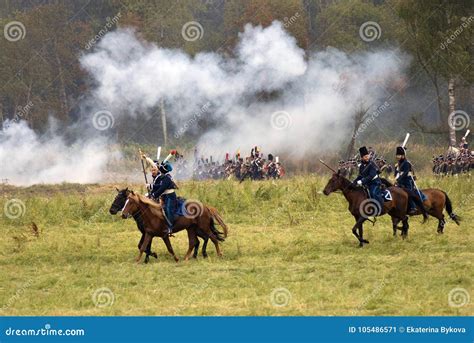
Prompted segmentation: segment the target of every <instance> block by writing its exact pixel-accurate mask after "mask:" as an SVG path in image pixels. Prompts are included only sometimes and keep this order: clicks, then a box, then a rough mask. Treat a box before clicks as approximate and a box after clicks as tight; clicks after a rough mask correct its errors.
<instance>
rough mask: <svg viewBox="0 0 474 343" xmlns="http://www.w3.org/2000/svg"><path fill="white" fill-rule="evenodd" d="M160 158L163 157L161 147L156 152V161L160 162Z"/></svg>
mask: <svg viewBox="0 0 474 343" xmlns="http://www.w3.org/2000/svg"><path fill="white" fill-rule="evenodd" d="M160 156H161V146H159V147H158V149H157V150H156V160H157V161H158V162H160Z"/></svg>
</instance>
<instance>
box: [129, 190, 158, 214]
mask: <svg viewBox="0 0 474 343" xmlns="http://www.w3.org/2000/svg"><path fill="white" fill-rule="evenodd" d="M135 195H136V196H137V197H138V199H139V200H140V201H141V202H142V203H144V204H146V205H149V206H151V207H153V208H155V209H157V210H160V211H161V205H160V204H159V203H157V202H156V201H153V200H151V199H150V198H147V197H145V196H143V195H140V194H135Z"/></svg>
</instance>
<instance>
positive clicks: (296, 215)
mask: <svg viewBox="0 0 474 343" xmlns="http://www.w3.org/2000/svg"><path fill="white" fill-rule="evenodd" d="M327 179H328V176H324V177H321V176H307V177H296V178H292V179H287V180H281V181H278V182H270V181H265V182H254V183H251V182H245V183H243V184H238V183H236V182H233V181H218V182H217V181H216V182H211V181H210V182H186V183H181V184H180V191H179V193H180V194H181V195H183V196H186V197H188V198H197V199H200V200H201V201H203V202H204V203H207V204H210V205H213V206H216V207H217V208H218V209H219V210H220V211H221V213H222V214H223V216H224V218H225V220H226V222H227V223H228V225H229V227H230V234H229V237H228V239H227V240H226V242H225V243H224V244H223V250H224V257H223V258H222V259H219V258H217V257H216V254H215V249H214V247H213V245H212V244H209V247H208V252H209V255H210V257H209V258H208V259H207V260H206V259H203V258H202V257H199V259H197V260H192V261H188V262H184V261H180V262H179V263H175V262H174V261H173V260H172V258H171V257H170V256H169V255H168V254H167V252H166V249H165V247H164V244H163V243H162V241H161V240H158V239H156V240H155V241H154V250H155V251H157V252H158V255H159V256H158V260H155V259H152V260H151V262H150V263H149V264H148V265H145V264H141V265H136V264H135V262H134V258H135V257H136V254H137V251H138V250H137V248H136V245H137V243H138V239H139V232H138V230H137V228H136V226H135V223H134V222H133V221H132V220H122V219H121V218H120V217H117V216H111V215H109V214H108V209H109V207H110V204H111V202H112V200H113V198H114V196H115V191H114V187H115V185H71V184H64V185H57V186H46V185H45V186H35V187H30V188H14V187H8V186H4V187H3V189H2V193H1V198H0V213H1V212H3V214H2V216H1V217H0V227H1V236H0V265H1V273H0V315H272V316H273V315H304V316H307V315H323V316H325V315H472V314H473V305H472V301H471V303H467V304H464V305H463V303H465V302H466V301H467V300H466V296H468V295H469V294H471V295H473V293H472V289H473V271H474V269H473V266H472V261H474V249H473V246H474V245H473V237H474V234H473V232H474V230H473V229H474V218H473V216H472V214H473V210H474V205H473V204H474V201H473V200H474V187H473V184H472V182H471V179H470V178H468V177H467V176H464V177H459V178H449V179H447V178H444V179H437V178H434V177H432V176H424V177H423V176H421V177H420V179H421V181H420V185H421V186H422V187H432V186H434V187H438V188H441V189H443V190H446V191H447V192H448V194H449V195H450V197H451V199H452V201H453V204H454V210H455V212H456V213H457V214H459V215H460V216H461V217H462V218H463V222H462V225H461V226H459V227H458V226H456V225H455V224H454V223H453V222H452V221H450V220H449V221H448V224H447V225H446V229H445V234H444V235H437V234H436V227H437V221H436V220H434V219H433V218H432V219H430V220H429V222H428V223H427V224H425V225H422V224H421V218H419V217H418V218H412V219H411V221H410V223H411V228H410V232H409V238H408V239H407V240H405V241H402V239H401V238H400V237H399V236H398V237H392V230H391V224H390V220H389V218H388V217H387V218H385V217H384V218H380V219H379V220H378V221H377V223H376V224H375V226H372V224H366V226H365V228H366V229H365V235H366V237H367V239H368V240H369V241H370V244H369V245H367V246H364V248H358V247H357V241H356V239H355V238H354V237H353V235H352V233H351V230H350V229H351V227H352V225H353V219H352V217H351V216H350V215H349V213H348V212H347V205H346V202H345V200H344V198H343V197H342V195H340V194H331V195H330V196H329V197H326V196H324V195H323V194H322V193H321V190H322V189H323V187H324V185H325V182H326V181H327ZM120 186H125V185H120ZM140 187H141V186H135V189H136V190H139V189H140ZM13 199H17V200H19V201H18V202H16V203H15V202H13ZM7 204H8V205H9V206H10V208H9V210H8V211H9V212H8V213H6V209H5V206H6V205H7ZM22 204H24V207H22ZM13 205H18V207H17V208H16V209H19V210H20V212H19V213H15V212H14V210H15V208H14V207H12V206H13ZM7 214H8V215H7ZM12 214H13V215H12ZM16 214H18V215H19V217H18V218H13V217H15V216H16ZM9 217H11V218H9ZM32 222H34V223H36V224H37V227H38V228H39V231H38V232H37V233H35V232H34V230H33V229H32V225H31V223H32ZM186 241H187V236H186V234H185V233H179V234H178V235H177V237H176V238H172V243H173V245H174V248H175V251H177V253H178V255H179V256H181V257H182V256H183V255H184V253H185V249H186V247H187V242H186ZM457 288H459V289H461V290H459V289H457ZM450 292H451V297H450V296H449V295H450ZM459 292H460V293H459ZM449 297H450V301H448V298H449ZM457 305H458V306H457ZM459 305H463V306H459Z"/></svg>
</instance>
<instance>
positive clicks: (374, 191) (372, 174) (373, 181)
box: [353, 146, 383, 208]
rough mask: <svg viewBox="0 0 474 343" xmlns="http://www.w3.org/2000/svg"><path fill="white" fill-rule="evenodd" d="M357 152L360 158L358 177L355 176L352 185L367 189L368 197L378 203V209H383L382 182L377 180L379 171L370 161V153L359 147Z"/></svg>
mask: <svg viewBox="0 0 474 343" xmlns="http://www.w3.org/2000/svg"><path fill="white" fill-rule="evenodd" d="M359 152H360V158H361V165H360V167H359V176H357V178H356V179H355V180H354V182H353V184H354V185H357V186H365V187H367V188H368V190H369V195H370V197H371V198H372V199H374V200H376V201H378V203H379V205H380V207H381V208H383V198H382V192H381V189H380V186H381V184H382V182H381V181H380V178H379V169H378V168H377V165H376V164H375V162H374V161H372V160H371V159H370V153H369V151H368V150H367V148H366V147H365V146H363V147H361V148H360V149H359Z"/></svg>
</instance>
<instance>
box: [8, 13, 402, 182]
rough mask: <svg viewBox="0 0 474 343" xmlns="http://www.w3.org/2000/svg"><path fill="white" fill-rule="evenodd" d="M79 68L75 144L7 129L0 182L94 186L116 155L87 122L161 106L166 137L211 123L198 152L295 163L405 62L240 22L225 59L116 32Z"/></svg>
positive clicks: (378, 96) (343, 128)
mask: <svg viewBox="0 0 474 343" xmlns="http://www.w3.org/2000/svg"><path fill="white" fill-rule="evenodd" d="M80 62H81V65H82V67H83V68H84V70H86V71H87V72H88V74H89V76H90V77H91V78H92V80H93V83H94V88H93V89H92V92H91V94H90V95H89V96H88V97H87V99H86V100H84V101H83V103H82V105H81V108H83V109H86V108H87V110H83V112H84V113H82V117H83V118H86V122H85V123H76V124H77V127H81V130H79V132H80V137H78V136H79V135H77V134H76V137H77V138H76V139H75V141H73V142H72V143H70V141H69V140H66V139H65V138H64V135H63V134H61V133H59V132H57V131H55V130H54V129H51V130H50V131H51V132H48V133H47V134H45V135H43V136H41V137H40V136H38V135H37V134H36V133H35V132H34V131H33V130H31V129H30V128H29V127H28V126H27V124H26V122H23V121H20V122H9V123H7V125H5V126H4V128H3V129H2V131H0V165H1V168H0V179H9V182H10V183H12V184H18V185H31V184H34V183H59V182H80V183H90V182H98V181H103V180H104V177H105V172H106V171H107V163H108V162H109V161H110V160H111V159H114V158H117V155H116V154H115V153H111V145H112V144H113V143H114V142H113V141H112V140H111V139H110V136H109V138H105V137H107V134H104V135H103V136H104V137H102V138H88V137H97V136H99V137H100V135H101V132H102V131H97V130H96V129H95V128H93V127H92V125H91V123H92V120H93V115H94V113H96V112H97V111H104V110H106V111H109V112H110V113H111V114H113V116H114V119H117V120H118V119H121V118H122V119H126V118H129V117H130V116H132V117H137V116H143V115H147V113H153V112H154V111H155V110H156V108H157V106H159V104H160V101H161V99H164V101H165V104H166V108H167V116H168V119H169V120H170V121H171V123H172V127H173V128H174V130H175V132H170V136H173V135H175V133H178V132H181V134H182V135H186V134H188V133H192V132H196V131H193V130H198V129H199V126H198V123H199V120H202V119H205V120H206V122H207V123H209V122H212V123H213V127H212V128H211V129H208V130H207V132H201V136H200V139H199V142H198V146H199V147H200V152H201V153H203V152H205V153H206V154H212V155H214V156H219V157H222V158H223V156H224V154H225V153H226V152H229V153H231V154H233V153H235V150H236V149H238V148H239V149H240V150H241V152H242V154H243V155H244V156H245V154H247V151H248V150H250V148H251V147H253V146H255V145H257V146H259V147H262V149H263V152H264V153H270V152H271V153H274V154H284V153H286V154H292V155H293V156H295V157H301V156H303V155H305V154H307V153H312V154H315V153H319V152H323V151H324V152H331V151H335V150H337V149H339V148H340V147H341V145H342V144H343V143H345V142H347V140H348V138H349V137H350V135H351V134H352V125H353V123H352V120H351V118H352V116H353V115H354V113H355V111H356V109H357V108H358V107H360V105H361V101H362V100H363V102H364V104H365V105H366V106H369V105H371V104H374V107H373V109H375V108H376V107H377V105H380V104H382V103H384V101H385V100H386V99H385V97H386V96H387V93H386V91H385V90H384V88H385V86H386V85H387V84H390V83H391V82H393V81H394V79H397V78H399V77H400V76H401V75H403V72H404V69H405V67H406V65H407V63H408V58H407V57H406V56H402V55H399V54H397V53H395V52H394V51H391V50H384V51H377V52H366V53H360V54H351V55H348V54H346V53H344V52H341V51H338V50H336V49H332V48H327V49H326V50H324V51H319V52H315V53H313V54H312V55H311V56H306V55H305V52H304V51H303V50H302V49H300V48H299V47H298V46H297V42H296V39H295V38H294V37H292V36H290V35H289V34H288V33H287V32H286V31H285V30H284V28H283V25H282V24H281V23H279V22H274V23H273V24H272V25H271V26H269V27H266V28H262V27H261V26H256V27H254V26H251V25H246V26H245V29H244V31H243V32H242V33H240V35H239V42H238V43H237V45H236V47H235V49H234V54H233V56H232V57H224V56H222V55H220V54H218V53H214V52H204V53H198V54H197V55H195V56H194V57H192V56H189V55H187V54H186V53H184V52H183V51H181V50H177V49H165V48H160V47H158V46H156V45H155V44H151V43H147V42H144V41H142V40H140V39H138V38H137V36H136V34H135V32H134V30H133V29H119V30H117V31H114V32H109V33H107V34H106V35H105V36H104V37H103V39H102V40H101V41H100V42H99V43H98V44H97V45H96V46H95V47H94V50H93V51H91V52H86V53H85V54H84V55H82V56H81V57H80ZM204 107H205V108H206V110H202V109H203V108H204ZM33 110H34V109H33ZM196 113H199V114H200V115H199V118H198V120H196ZM193 118H194V119H193ZM183 127H184V128H185V130H183ZM77 131H78V130H76V132H77ZM105 133H106V131H105ZM157 134H160V133H159V132H157ZM180 137H181V136H180ZM109 181H110V180H109Z"/></svg>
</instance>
